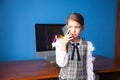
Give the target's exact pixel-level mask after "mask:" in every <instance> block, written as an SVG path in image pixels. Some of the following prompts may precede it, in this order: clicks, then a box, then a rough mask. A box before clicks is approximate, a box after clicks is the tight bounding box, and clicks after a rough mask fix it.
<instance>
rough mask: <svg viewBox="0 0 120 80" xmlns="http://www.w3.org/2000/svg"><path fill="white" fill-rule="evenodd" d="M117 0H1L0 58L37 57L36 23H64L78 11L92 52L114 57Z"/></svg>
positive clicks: (8, 59)
mask: <svg viewBox="0 0 120 80" xmlns="http://www.w3.org/2000/svg"><path fill="white" fill-rule="evenodd" d="M117 4H118V1H117V0H0V61H1V62H2V61H16V60H30V59H37V56H36V42H35V24H36V23H45V24H47V23H50V24H52V23H53V24H55V23H57V24H65V22H66V18H67V16H68V15H69V14H70V13H72V12H79V13H81V14H82V15H83V16H84V18H85V31H84V32H83V33H82V36H84V38H85V39H87V40H89V41H92V42H93V44H94V46H95V47H96V50H95V51H94V55H103V56H106V57H110V58H114V52H115V33H116V15H117Z"/></svg>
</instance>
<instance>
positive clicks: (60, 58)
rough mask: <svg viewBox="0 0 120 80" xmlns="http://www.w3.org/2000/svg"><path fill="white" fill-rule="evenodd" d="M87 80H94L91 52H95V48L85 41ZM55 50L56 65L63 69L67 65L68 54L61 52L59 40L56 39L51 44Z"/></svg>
mask: <svg viewBox="0 0 120 80" xmlns="http://www.w3.org/2000/svg"><path fill="white" fill-rule="evenodd" d="M87 44H88V47H87V64H86V67H87V74H88V76H87V80H95V75H94V72H93V61H94V60H95V58H94V57H93V56H92V52H93V51H94V50H95V47H94V46H93V44H92V43H91V42H90V41H87ZM53 45H54V46H55V48H56V52H55V53H56V63H57V64H58V66H59V67H65V66H66V65H67V63H68V53H67V52H66V51H64V52H63V51H61V50H60V48H61V39H57V41H56V42H55V43H54V44H53Z"/></svg>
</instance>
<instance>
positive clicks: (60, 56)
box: [54, 39, 68, 67]
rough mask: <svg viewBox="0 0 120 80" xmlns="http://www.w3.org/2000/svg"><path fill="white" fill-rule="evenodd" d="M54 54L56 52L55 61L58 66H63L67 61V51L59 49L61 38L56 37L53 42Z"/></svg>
mask: <svg viewBox="0 0 120 80" xmlns="http://www.w3.org/2000/svg"><path fill="white" fill-rule="evenodd" d="M54 46H55V54H56V63H57V65H58V66H59V67H65V66H66V65H67V63H68V53H67V52H66V51H61V50H60V48H61V47H62V46H61V40H60V39H57V41H56V43H55V45H54Z"/></svg>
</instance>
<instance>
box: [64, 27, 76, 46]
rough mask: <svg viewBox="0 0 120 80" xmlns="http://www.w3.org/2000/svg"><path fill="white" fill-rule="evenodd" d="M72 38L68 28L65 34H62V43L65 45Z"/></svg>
mask: <svg viewBox="0 0 120 80" xmlns="http://www.w3.org/2000/svg"><path fill="white" fill-rule="evenodd" d="M72 39H74V36H73V34H72V33H71V32H70V30H69V29H68V30H67V32H66V34H65V36H64V38H63V39H62V44H64V45H67V43H68V42H69V41H71V40H72Z"/></svg>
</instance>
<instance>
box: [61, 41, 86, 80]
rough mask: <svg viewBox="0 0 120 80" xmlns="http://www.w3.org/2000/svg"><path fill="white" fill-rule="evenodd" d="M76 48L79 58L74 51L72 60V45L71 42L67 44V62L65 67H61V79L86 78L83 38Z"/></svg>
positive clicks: (84, 42)
mask: <svg viewBox="0 0 120 80" xmlns="http://www.w3.org/2000/svg"><path fill="white" fill-rule="evenodd" d="M78 49H79V54H80V58H81V60H80V61H78V59H77V53H76V51H75V54H74V60H71V55H72V51H73V46H72V44H71V43H69V44H68V54H69V60H68V64H67V65H66V66H65V67H62V68H61V70H60V78H62V79H63V80H87V70H86V58H87V57H86V55H87V42H86V41H85V40H82V42H81V43H80V45H79V47H78Z"/></svg>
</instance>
